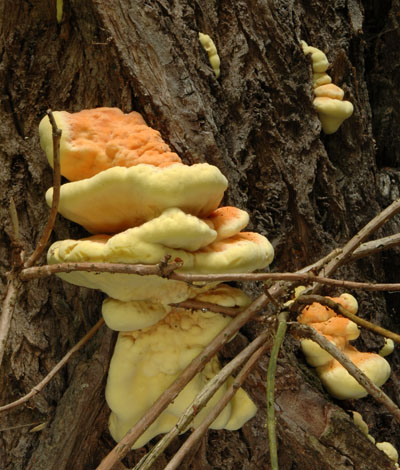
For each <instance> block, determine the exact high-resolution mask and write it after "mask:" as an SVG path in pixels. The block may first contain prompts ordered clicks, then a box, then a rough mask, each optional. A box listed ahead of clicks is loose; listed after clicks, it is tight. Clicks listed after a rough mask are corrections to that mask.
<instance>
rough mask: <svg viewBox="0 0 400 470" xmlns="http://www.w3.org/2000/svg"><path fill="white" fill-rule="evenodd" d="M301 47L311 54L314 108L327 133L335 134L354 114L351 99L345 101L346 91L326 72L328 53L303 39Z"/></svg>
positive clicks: (305, 52)
mask: <svg viewBox="0 0 400 470" xmlns="http://www.w3.org/2000/svg"><path fill="white" fill-rule="evenodd" d="M301 47H302V49H303V52H304V54H305V55H308V54H311V61H312V68H313V82H314V94H315V98H314V101H313V105H314V108H315V109H316V111H317V113H318V116H319V119H320V121H321V126H322V129H323V131H324V132H325V134H333V133H335V132H336V131H337V130H338V129H339V127H340V126H341V125H342V123H343V121H345V120H346V119H348V118H349V117H350V116H351V115H352V114H353V110H354V108H353V105H352V104H351V103H350V101H343V97H344V91H343V90H342V89H341V88H339V87H338V86H336V85H334V84H333V83H331V82H332V79H331V77H330V76H329V75H328V74H327V73H326V71H327V70H328V67H329V62H328V59H327V58H326V55H325V54H324V53H323V52H322V51H321V50H319V49H317V48H316V47H312V46H309V45H308V44H307V43H306V42H305V41H301Z"/></svg>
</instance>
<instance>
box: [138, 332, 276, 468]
mask: <svg viewBox="0 0 400 470" xmlns="http://www.w3.org/2000/svg"><path fill="white" fill-rule="evenodd" d="M269 336H270V333H269V331H263V332H262V333H261V334H260V335H259V336H258V337H257V338H256V339H255V340H254V341H252V342H251V343H250V344H249V345H248V346H247V347H246V348H245V349H243V351H242V352H241V353H240V354H238V355H237V356H236V357H235V358H234V359H233V360H232V361H230V362H229V363H228V364H227V365H226V366H225V367H223V368H222V369H221V370H220V371H219V372H218V374H216V375H215V376H214V377H213V378H212V379H211V380H210V381H209V382H208V384H207V385H206V386H205V387H204V388H203V389H202V390H201V391H200V392H199V393H198V394H197V396H196V397H195V399H194V400H193V402H192V403H191V404H190V405H189V406H188V407H187V408H186V410H185V411H184V412H183V414H182V415H181V416H180V418H179V420H178V421H177V423H176V424H175V426H174V427H173V428H172V429H171V430H170V431H169V432H168V433H167V434H165V436H164V437H163V438H162V439H161V440H160V441H159V442H157V444H156V445H155V446H154V447H153V448H152V449H151V451H150V452H149V453H148V454H147V455H145V456H144V457H143V458H142V459H141V460H140V462H139V463H138V464H137V465H136V466H135V468H134V470H148V469H150V467H151V465H152V464H153V463H154V461H155V460H156V459H157V458H158V457H159V456H160V454H161V453H162V452H163V451H164V450H165V448H166V447H167V446H168V444H169V443H170V442H171V441H172V439H174V438H175V437H176V436H177V435H178V434H179V433H181V432H182V431H183V430H184V429H186V428H187V427H188V425H189V423H190V422H191V421H192V420H193V418H194V416H196V415H197V414H198V413H199V412H200V411H201V410H202V409H203V408H204V406H205V405H206V404H207V403H208V401H209V400H210V398H211V397H212V396H213V395H214V393H215V392H216V391H217V390H218V389H219V388H220V386H221V385H222V384H223V383H224V382H225V381H226V380H227V379H228V377H229V376H230V375H231V374H232V372H233V371H234V370H235V369H236V368H238V367H239V366H240V365H241V364H242V363H243V362H244V361H246V360H247V359H248V358H249V357H250V356H251V355H252V354H254V353H255V352H256V351H257V350H258V349H259V348H260V347H261V346H262V345H263V344H264V343H266V341H267V339H268V337H269Z"/></svg>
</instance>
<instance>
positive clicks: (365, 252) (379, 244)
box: [351, 233, 400, 261]
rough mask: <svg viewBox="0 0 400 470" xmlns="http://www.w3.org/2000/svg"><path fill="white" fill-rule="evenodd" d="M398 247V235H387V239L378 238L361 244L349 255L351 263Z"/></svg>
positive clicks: (399, 241)
mask: <svg viewBox="0 0 400 470" xmlns="http://www.w3.org/2000/svg"><path fill="white" fill-rule="evenodd" d="M399 245H400V233H395V234H394V235H389V236H388V237H383V238H379V239H377V240H371V241H370V242H366V243H363V244H361V245H360V246H359V247H358V248H357V249H356V250H355V251H354V252H353V254H352V255H351V261H354V260H356V259H359V258H365V257H366V256H369V255H373V254H375V253H378V252H380V251H382V250H389V249H390V248H395V247H396V246H399Z"/></svg>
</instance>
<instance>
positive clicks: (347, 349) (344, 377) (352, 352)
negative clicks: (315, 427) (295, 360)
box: [297, 294, 390, 400]
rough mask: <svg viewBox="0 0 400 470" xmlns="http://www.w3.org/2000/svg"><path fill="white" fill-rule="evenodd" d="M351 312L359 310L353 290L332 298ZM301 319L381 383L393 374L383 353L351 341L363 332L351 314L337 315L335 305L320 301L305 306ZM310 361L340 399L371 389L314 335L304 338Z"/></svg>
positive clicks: (327, 387) (359, 396)
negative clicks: (368, 349)
mask: <svg viewBox="0 0 400 470" xmlns="http://www.w3.org/2000/svg"><path fill="white" fill-rule="evenodd" d="M332 300H334V301H335V302H337V303H339V304H340V305H342V307H344V308H345V309H347V310H348V311H349V312H351V313H353V314H356V313H357V311H358V304H357V300H356V299H355V298H354V297H353V296H352V295H350V294H342V295H341V296H340V297H334V298H332ZM297 320H298V321H299V322H300V323H305V324H308V325H309V326H311V327H313V328H315V329H316V330H317V331H318V333H320V334H322V335H324V336H325V337H326V338H327V339H328V340H329V341H331V342H332V343H333V344H334V345H335V346H336V347H337V348H339V349H340V350H341V351H342V352H343V353H344V354H345V355H346V356H347V357H348V358H349V359H350V360H351V361H352V362H353V363H354V364H355V365H356V366H357V367H358V368H359V369H361V370H362V372H364V374H365V375H366V376H367V377H369V378H370V379H371V380H372V381H373V382H374V383H375V384H376V385H377V386H381V385H383V384H384V383H385V382H386V380H387V379H388V378H389V375H390V365H389V363H388V362H387V361H386V359H384V358H383V357H382V356H380V355H378V354H374V353H363V352H360V351H358V350H357V349H356V348H355V347H354V346H352V345H351V344H350V341H351V340H354V339H357V338H358V336H359V334H360V332H359V329H358V327H357V325H356V324H355V323H354V322H352V321H351V320H349V319H348V318H345V317H342V316H341V315H337V314H336V313H335V312H334V311H333V310H332V309H330V308H329V307H326V306H324V305H321V304H319V303H317V302H314V303H312V304H311V305H308V306H307V307H305V308H304V309H303V310H302V312H301V314H300V315H299V316H298V318H297ZM301 348H302V350H303V353H304V355H305V356H306V360H307V362H308V363H309V364H310V365H311V366H312V367H316V369H317V373H318V375H319V377H320V379H321V382H322V383H323V385H324V386H325V388H326V389H327V391H328V392H329V393H330V394H331V395H332V396H333V397H335V398H338V399H339V400H347V399H352V398H362V397H365V396H366V395H367V391H366V390H365V389H364V387H362V386H361V385H360V384H359V383H358V382H357V381H356V380H355V379H354V378H353V377H352V376H351V375H350V374H349V373H348V372H347V371H346V369H345V368H344V367H343V366H342V365H341V364H340V363H339V362H338V361H336V360H335V359H333V357H332V356H331V355H330V354H329V353H328V352H326V351H325V350H323V349H322V348H321V347H320V346H319V345H318V344H317V343H315V342H314V341H312V340H310V339H304V340H302V341H301Z"/></svg>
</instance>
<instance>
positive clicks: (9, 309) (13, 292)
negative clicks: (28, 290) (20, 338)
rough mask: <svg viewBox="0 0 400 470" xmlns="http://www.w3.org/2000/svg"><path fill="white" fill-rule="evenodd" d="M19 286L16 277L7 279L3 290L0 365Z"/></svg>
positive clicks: (0, 325) (0, 322)
mask: <svg viewBox="0 0 400 470" xmlns="http://www.w3.org/2000/svg"><path fill="white" fill-rule="evenodd" d="M19 287H20V282H19V281H18V280H17V279H15V278H12V279H10V280H9V281H8V284H7V287H6V291H5V297H4V301H3V305H2V310H1V317H0V366H1V363H2V361H3V356H4V351H5V348H6V342H7V338H8V332H9V331H10V325H11V318H12V315H13V312H14V307H15V303H16V300H17V295H18V291H19Z"/></svg>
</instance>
